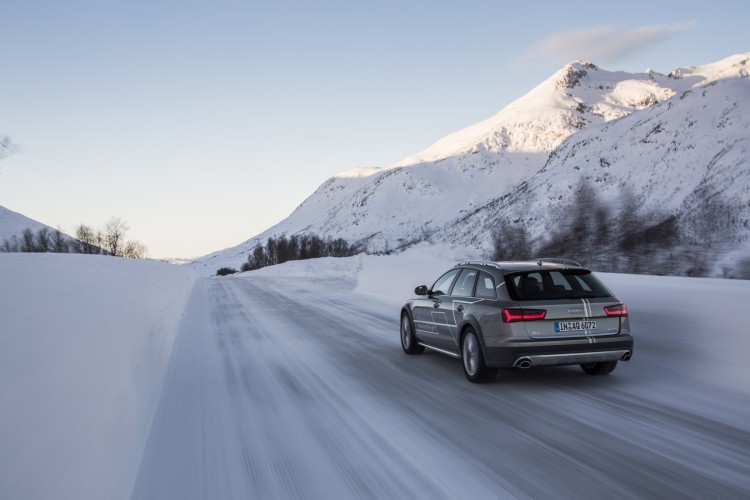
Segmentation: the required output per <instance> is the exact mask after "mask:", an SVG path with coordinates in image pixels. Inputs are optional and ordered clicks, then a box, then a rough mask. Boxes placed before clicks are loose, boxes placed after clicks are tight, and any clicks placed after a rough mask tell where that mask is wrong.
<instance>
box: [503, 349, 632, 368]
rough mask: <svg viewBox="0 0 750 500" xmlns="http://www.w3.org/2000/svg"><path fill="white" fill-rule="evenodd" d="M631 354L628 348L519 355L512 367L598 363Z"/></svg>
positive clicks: (619, 359) (629, 356)
mask: <svg viewBox="0 0 750 500" xmlns="http://www.w3.org/2000/svg"><path fill="white" fill-rule="evenodd" d="M632 356H633V352H632V351H630V350H622V351H602V352H576V353H569V354H540V355H536V356H521V357H520V358H518V359H517V360H515V361H514V362H513V368H522V369H526V368H531V367H532V366H554V365H577V364H580V363H599V362H602V361H629V360H630V358H631V357H632Z"/></svg>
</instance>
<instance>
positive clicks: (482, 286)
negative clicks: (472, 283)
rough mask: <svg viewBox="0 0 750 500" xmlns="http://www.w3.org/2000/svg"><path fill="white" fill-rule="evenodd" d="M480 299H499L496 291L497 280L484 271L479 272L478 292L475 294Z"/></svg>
mask: <svg viewBox="0 0 750 500" xmlns="http://www.w3.org/2000/svg"><path fill="white" fill-rule="evenodd" d="M474 296H475V297H477V298H479V299H495V298H497V292H496V291H495V280H494V279H493V278H492V276H490V275H489V274H487V273H485V272H484V271H479V279H478V280H477V291H476V292H475V294H474Z"/></svg>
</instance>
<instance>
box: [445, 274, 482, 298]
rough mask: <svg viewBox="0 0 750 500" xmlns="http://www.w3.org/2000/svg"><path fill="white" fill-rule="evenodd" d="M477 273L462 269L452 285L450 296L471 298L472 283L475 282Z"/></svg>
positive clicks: (472, 291)
mask: <svg viewBox="0 0 750 500" xmlns="http://www.w3.org/2000/svg"><path fill="white" fill-rule="evenodd" d="M478 274H479V271H477V270H476V269H463V270H462V271H461V274H460V275H459V276H458V279H457V280H456V284H455V285H453V291H452V292H451V295H454V296H456V297H471V295H472V294H473V293H474V283H475V282H476V281H477V275H478Z"/></svg>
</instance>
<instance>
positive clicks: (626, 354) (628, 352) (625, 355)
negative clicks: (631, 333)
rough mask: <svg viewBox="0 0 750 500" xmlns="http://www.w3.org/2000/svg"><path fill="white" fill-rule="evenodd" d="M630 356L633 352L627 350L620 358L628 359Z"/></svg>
mask: <svg viewBox="0 0 750 500" xmlns="http://www.w3.org/2000/svg"><path fill="white" fill-rule="evenodd" d="M631 356H633V353H632V352H630V351H627V352H626V353H625V354H623V355H622V360H623V361H630V358H631Z"/></svg>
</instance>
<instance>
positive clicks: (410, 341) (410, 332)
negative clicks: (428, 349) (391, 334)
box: [401, 313, 424, 354]
mask: <svg viewBox="0 0 750 500" xmlns="http://www.w3.org/2000/svg"><path fill="white" fill-rule="evenodd" d="M401 348H402V349H403V350H404V352H405V353H406V354H421V353H423V352H424V346H421V345H419V344H418V341H417V337H416V336H415V335H414V327H413V325H412V323H411V318H409V315H408V314H406V313H404V314H402V315H401Z"/></svg>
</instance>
